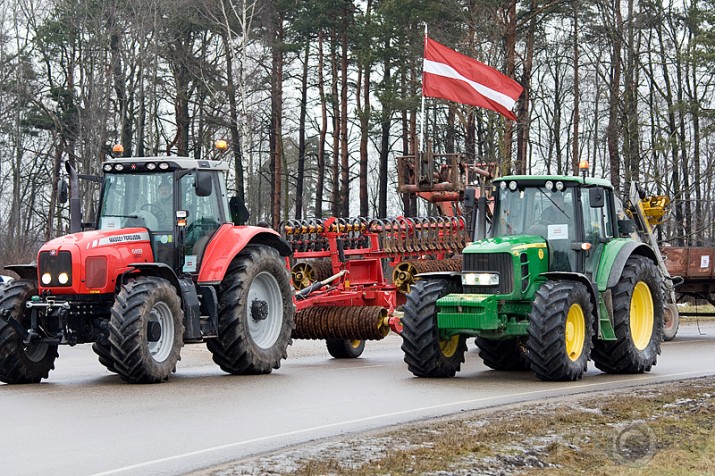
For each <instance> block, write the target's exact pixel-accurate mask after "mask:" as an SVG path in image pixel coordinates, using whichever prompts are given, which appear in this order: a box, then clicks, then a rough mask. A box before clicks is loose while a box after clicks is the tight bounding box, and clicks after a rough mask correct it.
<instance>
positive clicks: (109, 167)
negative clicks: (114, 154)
mask: <svg viewBox="0 0 715 476" xmlns="http://www.w3.org/2000/svg"><path fill="white" fill-rule="evenodd" d="M102 168H103V169H104V171H105V172H111V171H112V164H104V167H102Z"/></svg>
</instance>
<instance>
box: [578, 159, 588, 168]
mask: <svg viewBox="0 0 715 476" xmlns="http://www.w3.org/2000/svg"><path fill="white" fill-rule="evenodd" d="M578 168H579V170H588V160H585V159H584V160H580V161H579V163H578Z"/></svg>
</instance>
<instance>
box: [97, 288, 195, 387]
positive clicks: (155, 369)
mask: <svg viewBox="0 0 715 476" xmlns="http://www.w3.org/2000/svg"><path fill="white" fill-rule="evenodd" d="M183 337H184V311H183V310H182V309H181V301H180V300H179V296H178V294H177V293H176V288H174V286H172V284H171V283H170V282H169V281H167V280H165V279H162V278H156V277H150V276H142V277H138V278H136V279H134V280H132V281H130V282H129V283H128V284H126V285H124V286H122V289H121V291H120V292H119V294H117V297H116V298H115V301H114V306H112V309H111V318H110V321H109V345H110V349H111V359H112V367H113V368H114V371H115V372H117V373H118V374H119V376H120V377H121V378H122V380H124V381H125V382H129V383H158V382H161V381H162V380H166V379H168V378H169V374H171V373H172V372H174V371H176V363H177V362H178V361H179V359H180V358H181V357H180V352H181V347H182V346H183V345H184V340H183ZM100 362H101V360H100ZM105 366H106V365H105ZM107 368H109V366H107ZM110 370H112V369H111V368H110Z"/></svg>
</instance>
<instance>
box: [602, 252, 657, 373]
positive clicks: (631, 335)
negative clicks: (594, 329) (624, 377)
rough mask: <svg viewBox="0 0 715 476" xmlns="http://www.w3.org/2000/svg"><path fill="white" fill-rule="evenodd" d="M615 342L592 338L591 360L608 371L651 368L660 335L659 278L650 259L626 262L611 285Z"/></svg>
mask: <svg viewBox="0 0 715 476" xmlns="http://www.w3.org/2000/svg"><path fill="white" fill-rule="evenodd" d="M613 328H614V331H615V333H616V340H615V341H602V340H598V341H596V343H595V345H594V348H593V360H594V362H595V363H596V367H598V368H599V369H601V370H603V371H604V372H609V373H622V374H635V373H642V372H647V371H649V370H650V369H651V367H653V366H654V365H655V364H656V362H657V360H658V354H659V353H660V341H661V339H662V335H663V293H662V286H661V278H660V273H659V272H658V269H657V268H656V267H655V265H654V264H653V262H652V261H651V260H649V259H648V258H645V257H643V256H631V257H630V258H628V261H626V265H625V267H624V268H623V274H621V279H619V280H618V284H616V285H615V286H614V287H613Z"/></svg>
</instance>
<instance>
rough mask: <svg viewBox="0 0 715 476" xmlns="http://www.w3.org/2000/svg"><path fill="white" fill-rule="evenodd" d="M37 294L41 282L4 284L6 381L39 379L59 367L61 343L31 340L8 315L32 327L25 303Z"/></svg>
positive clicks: (0, 341)
mask: <svg viewBox="0 0 715 476" xmlns="http://www.w3.org/2000/svg"><path fill="white" fill-rule="evenodd" d="M32 296H37V284H35V283H34V282H32V281H26V280H18V281H11V282H10V283H8V284H4V285H2V286H0V381H2V382H5V383H38V382H39V381H40V380H42V379H43V378H47V377H48V376H49V374H50V370H52V369H54V368H55V359H56V358H57V357H59V355H58V354H57V345H54V344H53V345H50V344H30V345H26V344H25V343H23V342H22V338H20V336H19V335H18V334H17V332H16V331H15V329H14V328H13V327H12V326H11V325H10V324H9V323H8V321H7V320H6V319H5V317H4V316H5V313H6V312H7V313H8V314H7V315H8V317H12V318H14V319H15V320H16V321H17V322H19V323H20V324H21V325H22V326H23V327H25V328H26V329H29V327H30V315H31V311H30V310H29V309H27V308H26V307H25V303H26V302H27V301H28V300H29V299H30V298H31V297H32Z"/></svg>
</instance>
